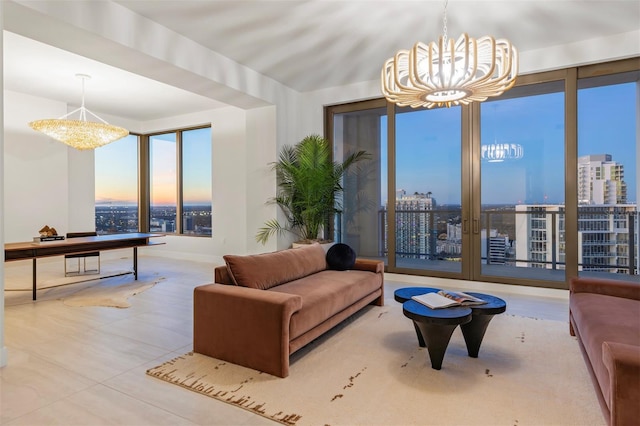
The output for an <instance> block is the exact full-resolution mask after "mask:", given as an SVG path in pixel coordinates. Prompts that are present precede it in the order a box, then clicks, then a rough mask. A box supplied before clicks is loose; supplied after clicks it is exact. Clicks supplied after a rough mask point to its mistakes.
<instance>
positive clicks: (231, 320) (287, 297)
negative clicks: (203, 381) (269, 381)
mask: <svg viewBox="0 0 640 426" xmlns="http://www.w3.org/2000/svg"><path fill="white" fill-rule="evenodd" d="M193 301H194V313H193V315H194V324H193V350H194V352H197V353H201V354H204V355H208V356H211V357H214V358H218V359H222V360H224V361H229V362H232V363H234V364H239V365H242V366H245V367H249V368H254V369H256V370H260V371H264V372H266V373H269V374H273V375H275V376H279V377H286V376H287V375H288V374H289V320H290V319H291V316H292V315H293V314H294V313H295V312H296V311H298V310H300V308H302V298H301V297H300V296H298V295H293V294H287V293H280V292H276V291H268V290H259V289H253V288H247V287H239V286H230V285H222V284H209V285H204V286H199V287H196V288H195V289H194V297H193Z"/></svg>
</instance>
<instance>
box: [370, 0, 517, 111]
mask: <svg viewBox="0 0 640 426" xmlns="http://www.w3.org/2000/svg"><path fill="white" fill-rule="evenodd" d="M447 3H448V1H447V0H445V5H444V18H443V21H444V22H443V35H442V36H440V37H439V39H438V42H437V43H435V42H431V43H429V44H428V45H425V44H424V43H422V42H417V43H416V44H415V45H414V46H413V48H412V49H411V50H410V51H409V50H400V51H398V52H397V53H396V54H395V56H394V57H393V58H389V59H387V61H386V62H385V63H384V66H383V67H382V75H381V82H382V93H383V94H384V96H385V98H387V100H388V101H389V102H393V103H395V104H397V105H398V106H402V107H404V106H410V107H413V108H418V107H427V108H432V107H434V106H447V107H450V106H452V105H459V104H462V105H468V104H469V103H471V102H482V101H484V100H486V99H487V98H488V97H490V96H499V95H501V94H502V93H504V92H505V91H506V90H509V89H510V88H511V87H513V85H514V84H515V80H516V76H517V74H518V51H517V50H516V48H515V47H513V45H512V44H511V42H509V40H506V39H498V40H495V39H494V38H493V37H491V36H484V37H482V38H480V39H478V40H476V39H474V38H472V37H469V36H468V35H467V34H466V33H463V34H462V35H461V36H460V38H458V40H457V41H456V42H455V43H454V41H453V40H452V39H449V38H448V37H447Z"/></svg>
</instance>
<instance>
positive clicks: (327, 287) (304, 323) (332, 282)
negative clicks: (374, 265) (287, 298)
mask: <svg viewBox="0 0 640 426" xmlns="http://www.w3.org/2000/svg"><path fill="white" fill-rule="evenodd" d="M381 286H382V274H375V273H373V272H367V271H357V270H350V271H332V270H326V271H321V272H318V273H316V274H313V275H310V276H307V277H304V278H301V279H298V280H295V281H291V282H289V283H286V284H282V285H279V286H277V287H274V288H272V289H271V290H269V291H277V292H282V293H289V294H296V295H299V296H301V297H302V308H301V309H300V310H299V311H298V312H296V313H295V314H293V316H292V317H291V322H290V323H289V339H290V340H293V339H295V338H297V337H299V336H301V335H302V334H304V333H306V332H307V331H309V330H311V329H312V328H314V327H316V326H317V325H319V324H321V323H322V322H324V321H326V320H327V319H329V318H331V317H332V316H334V315H335V314H337V313H339V312H341V311H343V310H345V309H346V308H348V307H349V306H351V305H353V304H354V303H356V302H358V301H359V300H361V299H362V298H364V297H366V296H367V295H369V294H371V293H373V292H375V291H378V290H380V288H381Z"/></svg>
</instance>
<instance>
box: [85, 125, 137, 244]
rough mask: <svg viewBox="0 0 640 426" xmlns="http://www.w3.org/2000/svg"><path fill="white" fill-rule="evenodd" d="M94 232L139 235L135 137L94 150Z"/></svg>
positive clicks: (131, 136)
mask: <svg viewBox="0 0 640 426" xmlns="http://www.w3.org/2000/svg"><path fill="white" fill-rule="evenodd" d="M94 155H95V157H94V161H95V182H96V183H95V188H96V192H95V194H96V196H95V198H96V204H95V211H96V232H97V233H98V234H99V235H102V234H118V233H125V232H138V136H136V135H129V136H127V137H125V138H123V139H120V140H117V141H115V142H112V143H110V144H108V145H105V146H103V147H101V148H98V149H96V150H95V154H94Z"/></svg>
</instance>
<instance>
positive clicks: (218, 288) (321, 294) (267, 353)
mask: <svg viewBox="0 0 640 426" xmlns="http://www.w3.org/2000/svg"><path fill="white" fill-rule="evenodd" d="M224 259H225V262H226V265H225V266H219V267H217V268H215V284H208V285H203V286H199V287H196V288H195V290H194V331H193V350H194V352H197V353H200V354H204V355H208V356H211V357H214V358H217V359H221V360H224V361H228V362H231V363H234V364H238V365H242V366H245V367H249V368H253V369H256V370H259V371H263V372H266V373H269V374H273V375H275V376H278V377H286V376H288V375H289V356H290V355H291V354H292V353H294V352H295V351H297V350H298V349H300V348H302V347H303V346H305V345H306V344H307V343H309V342H311V341H312V340H314V339H316V338H317V337H318V336H320V335H322V334H323V333H325V332H326V331H328V330H330V329H331V328H333V327H334V326H336V325H337V324H339V323H340V322H342V321H343V320H344V319H346V318H348V317H349V316H351V315H353V314H354V313H356V312H357V311H359V310H361V309H362V308H364V307H365V306H367V305H369V304H375V305H378V306H382V305H383V300H384V293H383V278H384V275H383V274H384V263H383V262H381V261H374V260H366V259H356V261H355V264H354V266H353V268H352V269H350V270H344V271H338V270H331V269H328V266H327V262H326V259H325V251H324V249H323V248H322V247H321V246H320V245H319V244H313V245H309V246H306V247H301V248H296V249H288V250H282V251H278V252H273V253H264V254H258V255H248V256H236V255H227V256H224Z"/></svg>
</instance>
